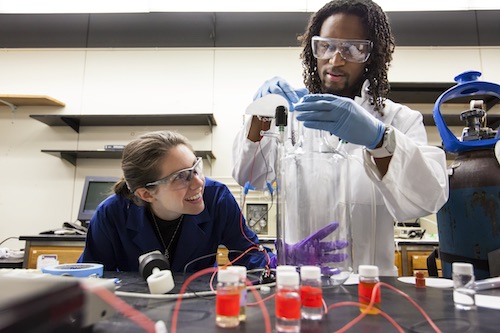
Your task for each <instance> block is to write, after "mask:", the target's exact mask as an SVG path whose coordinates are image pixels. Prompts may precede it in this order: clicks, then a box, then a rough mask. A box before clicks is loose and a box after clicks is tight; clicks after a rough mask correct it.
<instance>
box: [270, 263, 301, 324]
mask: <svg viewBox="0 0 500 333" xmlns="http://www.w3.org/2000/svg"><path fill="white" fill-rule="evenodd" d="M275 304H276V331H278V332H287V333H299V332H300V293H299V273H297V272H287V271H284V272H282V271H279V272H278V274H277V277H276V295H275Z"/></svg>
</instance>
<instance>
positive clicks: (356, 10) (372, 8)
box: [299, 0, 395, 112]
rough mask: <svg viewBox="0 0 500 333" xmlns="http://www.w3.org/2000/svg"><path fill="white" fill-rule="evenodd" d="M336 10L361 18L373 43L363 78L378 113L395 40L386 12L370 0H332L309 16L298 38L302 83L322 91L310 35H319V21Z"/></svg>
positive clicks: (387, 90) (383, 97)
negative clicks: (366, 80)
mask: <svg viewBox="0 0 500 333" xmlns="http://www.w3.org/2000/svg"><path fill="white" fill-rule="evenodd" d="M336 13H344V14H350V15H356V16H358V17H359V18H361V22H362V23H363V25H364V27H365V30H366V32H367V33H368V39H369V40H371V41H372V42H373V50H372V52H371V55H370V58H369V61H368V62H366V67H365V71H366V72H365V78H366V79H368V81H369V82H370V87H369V90H368V93H369V94H370V96H371V97H372V103H373V104H374V105H375V110H377V111H379V112H381V111H382V108H383V104H384V100H385V99H386V98H387V94H388V93H389V89H390V86H389V81H388V78H387V71H388V70H389V65H390V62H391V60H392V54H393V52H394V47H395V43H394V37H393V35H392V32H391V27H390V25H389V21H388V18H387V15H386V14H385V13H384V11H383V10H382V8H380V6H378V5H377V4H376V3H374V2H373V1H371V0H334V1H331V2H329V3H327V4H326V5H325V6H323V8H321V9H320V10H318V11H317V12H316V13H315V14H314V15H313V16H311V19H310V20H309V24H308V26H307V30H306V32H305V33H304V34H303V35H301V36H300V37H299V41H300V42H301V43H302V47H303V48H304V49H303V50H302V53H301V55H300V57H301V59H302V67H303V70H304V71H303V74H302V75H303V77H304V84H305V86H306V87H307V89H308V90H309V92H310V93H312V94H317V93H321V92H322V91H321V80H320V78H319V74H318V68H317V60H316V58H314V55H313V53H312V47H311V39H312V37H313V36H319V34H320V31H321V26H322V25H323V22H324V21H325V20H326V19H327V18H328V17H330V16H332V15H333V14H336Z"/></svg>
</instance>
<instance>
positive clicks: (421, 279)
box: [415, 272, 425, 289]
mask: <svg viewBox="0 0 500 333" xmlns="http://www.w3.org/2000/svg"><path fill="white" fill-rule="evenodd" d="M415 287H416V288H420V289H423V288H425V276H424V272H416V273H415Z"/></svg>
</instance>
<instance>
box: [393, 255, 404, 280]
mask: <svg viewBox="0 0 500 333" xmlns="http://www.w3.org/2000/svg"><path fill="white" fill-rule="evenodd" d="M394 266H396V267H397V268H398V276H403V263H402V261H401V252H399V251H396V252H394Z"/></svg>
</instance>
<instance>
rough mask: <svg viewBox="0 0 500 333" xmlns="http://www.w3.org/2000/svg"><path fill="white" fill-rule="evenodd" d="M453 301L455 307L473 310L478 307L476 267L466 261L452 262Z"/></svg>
mask: <svg viewBox="0 0 500 333" xmlns="http://www.w3.org/2000/svg"><path fill="white" fill-rule="evenodd" d="M452 272H453V273H452V276H453V302H454V303H455V308H457V309H460V310H471V309H475V308H476V289H475V282H474V280H475V278H474V267H473V266H472V264H469V263H464V262H454V263H453V264H452Z"/></svg>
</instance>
